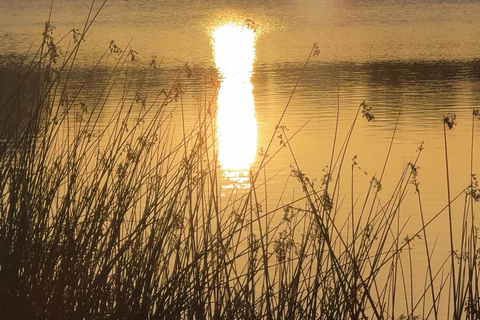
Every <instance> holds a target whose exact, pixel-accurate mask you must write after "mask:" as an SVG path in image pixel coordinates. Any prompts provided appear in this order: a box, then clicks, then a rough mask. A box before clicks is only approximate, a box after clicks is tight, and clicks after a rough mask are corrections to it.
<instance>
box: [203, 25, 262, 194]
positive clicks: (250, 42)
mask: <svg viewBox="0 0 480 320" xmlns="http://www.w3.org/2000/svg"><path fill="white" fill-rule="evenodd" d="M212 38H213V52H214V58H215V64H216V66H217V69H218V71H219V73H220V75H221V76H222V82H221V85H220V89H219V92H218V100H217V103H218V111H217V136H218V144H219V145H218V158H219V161H220V166H221V168H222V170H223V175H224V177H225V179H226V180H227V184H225V185H224V186H223V187H224V188H249V186H250V181H249V180H250V179H249V170H250V166H251V164H252V163H253V162H254V160H255V154H256V149H257V134H258V133H257V122H256V119H255V104H254V100H253V92H252V90H253V85H252V82H251V77H252V71H253V61H254V58H255V46H254V45H255V34H254V32H253V31H252V30H250V29H248V28H246V27H242V26H241V25H236V24H234V23H229V24H225V25H222V26H220V27H218V28H217V29H215V30H214V31H213V34H212Z"/></svg>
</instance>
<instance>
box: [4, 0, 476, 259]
mask: <svg viewBox="0 0 480 320" xmlns="http://www.w3.org/2000/svg"><path fill="white" fill-rule="evenodd" d="M50 4H51V2H50V1H47V0H37V1H26V0H15V1H13V0H2V1H1V2H0V30H1V31H0V55H2V56H6V55H8V54H19V53H23V52H26V51H27V50H28V48H29V46H30V45H31V43H32V41H35V43H36V44H37V45H38V44H39V42H40V39H41V32H42V30H43V25H44V22H45V20H46V19H47V17H48V14H49V8H50ZM89 6H90V1H56V2H55V4H54V10H53V12H52V19H51V21H52V24H53V25H55V26H56V30H55V34H54V35H55V36H56V37H60V36H61V35H63V34H64V33H66V32H67V31H68V30H70V29H72V28H82V26H83V23H84V20H85V17H86V15H87V13H88V10H89ZM478 17H480V2H478V1H468V0H460V1H453V0H451V1H440V0H428V1H427V0H420V1H398V0H397V1H394V0H386V1H371V0H337V1H333V0H298V1H287V0H277V1H273V0H270V1H268V0H267V1H246V0H236V1H233V0H232V1H228V0H220V1H217V0H215V1H213V0H205V1H198V0H195V1H186V0H185V1H179V0H164V1H161V0H144V1H135V0H130V1H111V2H109V3H108V4H107V5H106V6H105V8H104V10H103V11H102V13H101V14H100V16H99V17H98V21H97V23H96V24H95V25H94V26H93V27H92V29H91V31H90V33H89V34H88V35H87V38H86V42H85V52H87V54H86V55H84V56H82V57H83V58H81V59H83V60H81V63H83V64H85V65H89V64H92V63H93V61H95V57H98V56H100V54H101V52H103V51H104V50H105V48H107V47H108V44H109V42H110V40H115V42H116V43H117V44H118V45H119V46H126V45H127V43H129V42H130V41H132V42H131V47H132V48H134V49H135V50H136V51H137V52H138V53H139V54H138V57H139V61H140V63H142V62H143V63H146V62H147V61H149V59H150V57H151V56H152V55H157V56H158V57H159V58H161V59H163V60H162V61H163V62H162V64H163V67H164V68H165V70H167V71H166V74H173V73H169V71H168V70H178V69H179V68H181V66H182V65H183V63H185V62H187V61H188V62H189V64H190V66H191V68H192V71H193V72H194V74H196V75H197V76H198V77H200V76H201V75H202V74H209V73H212V72H216V67H217V65H216V64H215V61H214V53H213V50H212V39H211V34H212V32H213V30H215V28H217V27H218V26H220V25H222V24H225V23H228V22H236V23H240V24H241V23H242V22H243V21H245V19H247V18H249V19H252V20H253V21H255V22H256V23H257V24H258V26H259V28H258V31H257V37H256V42H255V60H254V63H253V74H252V75H251V83H252V85H253V99H254V107H255V118H256V121H257V128H258V138H257V147H258V148H260V147H262V146H266V145H267V144H268V141H269V139H270V137H271V135H272V133H273V131H274V128H275V125H276V123H277V121H278V118H279V116H280V114H281V112H282V110H283V108H284V106H285V105H286V103H287V101H288V99H289V96H290V94H291V93H292V90H293V88H294V86H295V83H296V81H297V79H298V78H299V76H300V75H301V70H302V68H303V65H304V63H305V61H306V58H307V56H308V54H309V52H310V50H311V48H312V45H313V43H314V42H317V43H318V46H319V48H320V51H321V54H320V55H319V56H317V57H314V58H313V59H312V60H311V61H310V62H309V64H308V65H307V67H306V69H305V72H304V73H303V75H302V77H301V80H300V82H299V85H298V88H297V90H296V93H295V95H294V96H293V99H292V101H291V103H290V106H289V109H288V111H287V114H286V118H285V119H284V121H282V124H283V125H285V126H286V127H287V128H288V129H289V131H288V132H289V134H292V135H293V134H294V133H295V132H296V131H297V130H298V129H299V128H301V127H302V126H304V125H305V126H304V127H303V129H302V130H301V131H300V132H299V133H298V134H297V135H296V136H295V138H294V139H293V140H292V145H293V148H294V150H295V152H296V153H295V156H296V158H297V160H298V162H299V164H300V166H301V167H302V169H303V171H304V172H305V173H306V174H307V175H308V176H310V177H312V178H320V177H321V176H322V169H323V168H324V166H325V165H327V164H328V161H329V155H330V150H331V147H332V141H333V134H334V125H335V119H336V110H337V105H338V106H339V110H340V126H339V139H343V138H344V136H345V134H346V130H347V128H348V126H349V125H350V123H351V121H352V120H353V117H354V115H355V112H356V110H357V107H358V105H359V104H360V103H361V102H362V101H363V100H365V101H367V103H369V104H370V105H371V106H372V107H373V112H374V115H375V121H372V122H366V121H360V122H358V123H357V127H356V129H355V133H354V137H353V139H352V141H351V144H350V148H349V151H348V152H347V159H348V160H347V162H346V164H347V165H350V159H351V158H352V157H353V156H354V155H357V156H358V160H357V161H358V163H359V165H360V166H361V168H362V169H363V170H365V171H366V172H367V173H368V175H366V176H362V174H360V173H359V174H358V177H356V180H357V181H358V184H359V185H361V184H362V183H364V185H365V186H367V185H368V182H369V180H370V178H371V176H372V175H374V174H375V173H377V174H378V173H379V172H380V171H381V170H382V165H383V162H384V159H385V156H386V153H387V150H388V146H389V144H390V139H391V137H392V134H393V130H394V127H395V123H396V120H397V116H398V115H399V113H400V116H399V118H398V129H397V133H396V138H395V141H394V144H393V151H392V153H391V157H390V162H389V167H388V168H387V177H388V178H386V179H385V180H388V181H390V182H388V181H385V183H384V185H385V192H388V188H389V187H390V188H391V187H393V186H394V184H395V183H396V182H397V179H398V176H399V175H400V172H401V170H402V168H403V166H405V164H406V163H407V162H408V161H410V160H411V159H413V158H415V156H416V154H417V153H416V150H417V147H418V146H419V145H420V143H422V141H423V142H424V147H425V150H424V151H423V154H422V158H421V159H420V162H419V165H420V167H421V170H420V176H419V179H420V181H421V187H422V190H423V192H422V196H423V198H424V204H425V208H424V209H425V210H426V212H427V215H428V216H430V217H431V216H433V215H434V214H435V213H437V212H438V211H439V210H440V209H441V208H443V207H444V206H445V205H446V186H445V163H444V156H443V152H444V149H443V124H442V117H443V115H445V114H447V113H455V114H456V115H457V122H458V125H457V126H456V128H455V129H454V130H452V131H451V132H449V148H450V162H451V163H452V168H451V175H452V177H454V179H453V180H454V181H453V182H452V193H453V194H456V193H458V192H459V191H460V190H462V189H463V188H464V187H466V186H467V185H468V182H469V179H470V171H469V168H470V162H469V161H470V159H469V150H470V142H471V140H470V135H471V113H472V109H473V108H479V107H480V53H479V48H480V19H479V18H478ZM197 91H201V88H198V87H195V86H192V87H191V88H190V91H189V92H188V93H187V95H188V96H189V97H190V98H191V99H192V101H194V97H195V95H196V92H197ZM195 115H196V114H195V112H193V113H192V114H191V116H192V117H195ZM361 120H364V119H361ZM476 130H477V131H476V132H480V125H479V124H478V121H477V124H476ZM276 147H278V143H277V145H276V146H275V148H276ZM475 148H476V150H477V151H476V154H475V157H476V159H477V161H476V162H475V163H474V171H475V172H477V173H480V161H479V160H478V159H480V154H479V151H478V150H480V137H479V134H478V133H477V134H476V140H475ZM292 162H293V160H292V156H291V155H290V154H289V153H288V152H287V151H286V150H285V151H281V152H280V154H279V155H278V156H277V157H276V158H275V159H274V160H273V161H272V162H271V164H270V167H269V171H270V173H271V174H275V173H279V174H278V176H277V178H276V179H277V180H274V181H277V182H274V183H272V185H271V187H270V191H269V194H270V195H271V196H272V197H277V196H278V195H279V193H280V192H281V190H282V188H283V186H284V184H285V180H287V179H288V177H289V173H290V169H289V165H290V164H291V163H292ZM255 163H256V162H254V163H253V166H254V167H255ZM346 178H348V177H346ZM291 180H293V179H291ZM291 188H292V189H294V188H296V189H298V190H297V192H300V191H301V188H300V187H299V186H298V185H296V184H295V183H293V181H292V184H291ZM357 189H358V190H361V189H362V188H360V187H359V188H357ZM364 190H366V188H364ZM346 191H347V190H346ZM358 196H359V197H361V196H362V192H361V191H359V192H358ZM410 196H411V198H412V199H411V202H409V201H410V200H409V199H407V201H406V209H405V211H407V212H408V213H407V215H409V216H410V215H411V216H412V219H411V224H412V229H411V231H412V232H413V231H414V230H416V229H417V227H418V223H419V220H418V219H419V218H418V209H417V206H416V202H415V201H416V200H415V199H416V198H415V196H414V195H413V192H412V194H411V195H410ZM409 203H411V206H409ZM274 205H275V204H272V206H274ZM445 218H446V216H445ZM446 221H447V220H446V219H444V220H441V221H439V222H438V223H437V225H436V226H435V227H436V228H438V230H440V232H439V233H440V234H441V230H445V228H446V226H447V225H446ZM441 240H442V239H440V242H442V241H441ZM440 242H439V247H440V248H442V246H443V245H444V247H443V249H437V250H439V251H442V252H443V253H444V254H448V249H447V246H446V243H440ZM442 257H443V256H442Z"/></svg>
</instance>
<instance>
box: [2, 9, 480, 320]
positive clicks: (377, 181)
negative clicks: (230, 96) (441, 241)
mask: <svg viewBox="0 0 480 320" xmlns="http://www.w3.org/2000/svg"><path fill="white" fill-rule="evenodd" d="M97 14H98V12H93V11H92V13H91V15H90V16H89V18H88V19H87V22H86V24H85V28H84V30H82V31H81V32H79V31H78V30H73V31H72V35H73V37H72V40H71V42H70V43H69V45H68V46H67V49H66V50H65V52H63V53H62V55H60V51H59V49H58V43H57V42H55V41H54V39H53V36H52V34H51V32H52V27H51V25H50V23H49V22H47V23H46V27H45V31H44V41H43V43H42V45H41V46H40V48H39V50H38V51H37V52H36V54H34V57H33V58H32V60H31V62H30V63H29V64H27V63H26V61H23V62H22V66H20V67H19V68H20V70H21V74H22V76H21V77H19V79H17V80H18V81H17V83H16V84H15V86H14V89H13V90H7V89H5V88H4V92H2V99H1V101H0V102H1V109H2V116H1V119H0V121H1V126H0V192H1V193H0V312H1V314H2V318H3V317H5V319H33V318H35V319H105V318H112V319H367V318H369V319H371V318H375V319H417V318H433V319H443V318H447V317H448V318H452V319H464V318H468V319H478V317H479V315H480V295H479V291H478V289H479V288H478V273H479V271H480V270H479V264H478V259H479V257H478V252H479V251H478V247H477V240H478V229H477V227H476V220H475V212H474V201H478V200H479V198H480V191H479V188H478V183H477V180H476V177H475V175H474V174H473V172H472V176H471V177H472V178H471V183H470V186H467V187H466V188H465V190H464V192H462V193H461V194H458V195H453V196H452V197H451V196H450V193H449V198H448V199H445V205H446V207H445V208H446V210H447V209H448V210H449V213H448V214H449V216H450V221H451V219H452V215H453V213H452V211H451V210H452V208H451V204H452V203H453V202H454V201H455V200H457V199H460V198H462V195H464V201H465V210H464V212H463V216H462V219H463V221H464V225H463V227H462V232H461V234H460V235H459V236H458V237H459V238H460V241H459V242H454V237H455V238H457V235H455V234H453V231H452V228H450V230H451V231H450V232H451V234H450V238H451V239H452V247H451V255H450V257H451V259H450V260H448V262H446V263H445V264H444V265H442V266H441V268H439V269H434V267H433V266H432V264H431V263H430V262H431V261H432V254H433V253H432V252H433V250H432V248H431V247H430V245H431V243H430V242H429V241H428V240H429V238H428V235H427V230H428V228H427V227H428V225H429V224H430V223H431V221H432V220H433V219H436V218H437V217H438V216H441V215H442V214H443V213H442V212H439V213H438V214H437V215H436V216H435V217H434V218H433V219H431V220H427V219H426V218H425V219H424V213H423V211H422V202H421V200H422V198H421V189H420V187H419V184H418V181H417V175H418V167H417V165H416V161H417V159H414V160H412V162H411V163H409V165H407V166H405V169H404V171H403V172H402V173H401V175H400V176H399V177H398V180H397V183H396V187H395V188H394V189H393V191H392V192H391V193H390V194H383V193H381V191H382V190H381V189H382V183H383V182H384V171H385V167H386V166H387V163H388V158H389V156H388V154H387V155H386V160H385V166H384V168H383V170H382V171H381V174H380V175H379V176H378V177H373V178H372V180H371V183H370V184H369V185H368V186H366V188H365V197H364V198H362V199H354V198H353V194H354V188H357V187H358V186H356V185H355V184H354V180H353V175H354V172H356V171H355V170H354V169H355V168H356V167H357V163H356V159H355V158H354V159H353V160H352V163H351V166H350V169H351V173H352V180H351V181H350V182H344V181H341V173H342V172H345V171H346V170H347V171H348V170H349V167H348V165H347V163H346V160H345V157H347V156H348V146H349V141H350V138H351V136H352V134H353V131H354V129H355V124H356V122H357V120H359V119H360V116H363V117H364V118H366V119H367V120H369V121H370V120H373V119H374V117H373V113H372V110H371V108H370V106H368V105H367V104H366V103H365V102H362V103H361V104H360V106H359V108H358V112H357V114H356V116H355V118H354V121H353V123H352V125H351V128H350V130H349V131H348V134H347V136H346V137H345V139H344V140H343V143H342V145H341V146H339V143H338V141H341V140H340V138H337V134H335V141H333V147H332V150H331V161H330V163H329V164H328V166H327V167H326V169H325V171H324V173H325V174H324V176H323V178H322V179H321V180H320V181H319V182H316V181H315V180H313V179H310V178H309V177H308V176H307V175H306V174H305V173H304V172H303V171H302V169H301V167H300V166H299V165H298V163H297V161H296V159H295V157H294V156H293V155H294V153H293V151H292V156H293V162H294V165H292V171H291V174H292V176H294V177H295V178H296V179H297V180H298V183H299V184H300V185H301V187H302V190H303V194H302V196H300V197H299V198H298V199H296V200H293V201H290V202H288V203H284V202H283V204H282V205H278V206H276V207H275V209H273V210H270V211H266V210H264V209H263V208H264V205H263V204H264V202H265V199H267V197H268V194H267V193H266V192H264V190H266V189H267V188H265V185H266V184H268V179H265V180H262V177H263V173H264V169H265V168H266V167H267V166H268V162H269V161H270V159H271V158H272V157H274V156H275V153H276V152H277V151H278V150H274V147H273V144H272V143H270V145H269V146H267V147H266V148H265V150H264V153H263V157H262V159H261V163H260V165H259V169H258V171H256V172H251V181H250V184H251V187H250V189H248V190H247V191H246V192H244V193H233V194H232V195H231V196H230V197H226V198H225V197H223V196H222V195H221V194H222V191H221V188H220V185H219V181H220V175H221V172H220V168H219V166H218V161H217V158H216V155H217V151H216V133H215V112H214V110H212V106H213V105H214V101H215V94H216V89H218V87H216V86H215V87H214V88H212V90H211V91H209V94H208V95H209V98H205V99H204V100H202V101H201V102H200V103H199V104H198V106H195V107H196V108H197V110H198V117H197V119H196V123H195V124H194V125H193V126H187V125H186V124H185V123H182V124H180V125H181V126H182V127H183V129H182V130H181V131H182V136H181V137H180V138H178V137H176V136H175V135H174V130H173V129H174V124H173V123H172V117H171V116H170V113H169V112H170V111H171V110H172V109H173V108H177V109H179V110H181V111H182V110H183V108H184V105H183V104H184V103H183V99H182V95H183V86H182V84H181V83H182V80H183V79H185V78H186V77H190V76H191V72H192V70H191V69H190V68H189V67H188V65H185V66H182V67H181V68H180V70H179V72H178V76H177V77H176V78H175V79H173V83H172V85H171V87H170V89H169V90H159V88H156V87H154V86H153V84H154V83H155V81H154V80H152V79H156V77H157V76H158V70H159V67H158V66H157V64H156V61H155V60H152V63H151V64H150V65H149V66H148V68H147V69H146V70H144V72H143V73H142V79H143V80H141V81H139V82H138V83H139V84H138V85H133V84H132V83H133V82H131V81H130V80H132V79H129V78H128V76H127V77H125V74H126V70H128V68H129V66H130V65H131V63H132V62H133V61H134V60H135V54H136V52H135V51H133V50H128V49H120V47H118V46H117V45H116V44H115V43H113V42H112V43H111V44H110V46H109V47H108V48H107V49H106V50H105V53H104V55H103V56H102V57H101V58H100V59H99V61H98V63H97V65H96V66H94V67H92V69H91V71H90V73H89V76H88V77H87V78H86V79H84V80H82V82H81V83H79V82H78V81H77V80H75V81H74V74H75V67H76V64H75V60H76V58H77V55H78V54H79V52H80V51H79V50H80V47H81V44H82V39H83V37H84V36H85V33H86V32H87V31H88V29H89V28H90V26H91V24H92V23H93V21H94V20H95V17H96V15H97ZM64 41H66V40H64ZM68 48H70V49H68ZM318 53H319V50H318V47H317V46H316V45H315V46H314V47H313V48H312V51H311V53H310V55H309V57H308V59H307V61H306V63H308V61H309V60H310V58H311V57H312V56H314V55H318ZM108 59H110V62H112V61H113V65H112V66H111V67H109V69H108V70H109V73H108V79H107V81H104V82H102V83H94V81H93V80H92V79H93V75H94V74H95V72H96V70H97V69H98V68H100V66H102V64H103V63H105V61H106V60H108ZM300 79H301V75H300V77H299V81H300ZM73 82H74V83H75V85H74V86H73V85H72V83H73ZM119 83H120V85H122V86H123V88H124V89H123V90H124V92H123V96H122V97H119V98H118V102H117V104H116V108H115V109H114V110H111V109H109V110H108V111H106V110H105V109H106V106H107V104H108V103H111V100H112V97H111V96H110V94H111V92H112V90H113V88H114V87H115V86H118V85H119ZM93 87H95V90H93V89H92V88H93ZM294 94H295V90H293V92H292V96H293V95H294ZM205 96H206V97H207V92H206V94H205ZM289 102H290V101H288V102H287V105H286V107H285V110H284V112H283V114H282V115H281V117H280V118H279V121H278V125H277V127H276V128H275V130H273V131H278V130H280V131H282V132H281V133H282V139H283V140H282V145H281V148H283V149H284V148H290V149H291V146H290V139H291V138H292V137H289V136H287V132H286V130H284V126H283V125H282V123H283V122H284V120H285V119H284V116H285V111H286V110H287V108H288V104H289ZM169 110H170V111H169ZM181 113H182V114H183V112H181ZM105 114H108V120H107V121H106V120H105V119H103V118H104V117H105ZM337 114H338V113H337ZM478 116H479V114H478V111H474V113H473V121H475V118H478ZM453 121H454V118H452V117H446V118H445V119H444V123H445V128H447V129H448V128H450V127H453ZM337 123H338V122H337ZM474 128H475V122H474V123H473V124H472V130H474ZM447 129H446V130H445V156H446V159H448V149H447V144H446V143H447V131H448V130H447ZM332 130H335V132H337V126H335V127H334V128H333V129H332ZM276 135H277V133H276V132H274V133H273V134H272V140H271V141H273V140H274V137H275V136H276ZM474 135H475V134H474V132H473V131H472V163H473V139H474ZM394 136H395V131H394V132H393V135H392V145H393V141H394ZM391 147H392V146H391ZM388 153H390V151H389V152H388ZM420 153H421V148H419V152H418V156H420ZM446 163H447V166H446V168H447V172H448V161H447V162H446ZM472 170H473V169H472ZM447 176H448V174H447ZM340 182H342V183H347V184H349V185H350V190H351V197H350V199H345V195H344V194H341V192H340ZM446 185H447V187H448V186H449V182H448V181H447V184H446ZM412 188H413V189H414V191H416V195H417V196H418V201H419V209H420V210H419V214H420V215H421V218H422V226H421V227H420V228H419V230H418V233H416V234H414V235H411V236H409V237H406V236H405V235H404V233H403V228H404V227H405V225H404V223H403V222H401V219H400V207H401V205H402V202H403V201H404V199H405V197H406V194H407V190H409V189H412ZM380 195H381V196H380ZM347 203H349V204H347ZM450 226H451V225H450ZM419 239H422V240H423V242H424V246H425V252H426V259H425V261H426V264H425V265H426V270H424V274H425V285H424V290H423V291H422V292H420V293H418V292H416V293H415V292H414V290H413V283H412V281H411V280H410V279H411V277H410V278H409V276H413V273H414V271H413V268H414V266H413V263H412V259H411V249H412V243H413V242H414V241H415V242H417V243H418V241H419ZM447 291H448V292H447ZM445 297H446V298H445Z"/></svg>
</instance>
